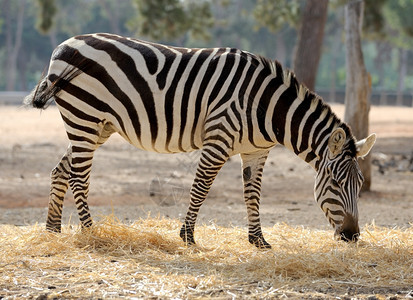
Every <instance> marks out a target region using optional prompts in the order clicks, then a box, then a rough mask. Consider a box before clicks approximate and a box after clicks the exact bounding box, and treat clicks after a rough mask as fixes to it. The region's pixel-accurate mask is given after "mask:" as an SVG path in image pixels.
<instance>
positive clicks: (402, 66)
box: [396, 48, 408, 106]
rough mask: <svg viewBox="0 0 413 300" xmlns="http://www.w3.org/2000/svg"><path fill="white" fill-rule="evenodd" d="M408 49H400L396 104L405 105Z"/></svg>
mask: <svg viewBox="0 0 413 300" xmlns="http://www.w3.org/2000/svg"><path fill="white" fill-rule="evenodd" d="M407 54H408V51H407V49H404V48H402V49H399V83H398V85H397V100H396V105H398V106H403V90H404V81H405V78H406V74H407Z"/></svg>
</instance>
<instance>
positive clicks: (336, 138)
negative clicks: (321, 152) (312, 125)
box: [328, 128, 346, 156]
mask: <svg viewBox="0 0 413 300" xmlns="http://www.w3.org/2000/svg"><path fill="white" fill-rule="evenodd" d="M345 142H346V133H345V132H344V130H343V129H342V128H337V129H336V130H334V131H333V133H332V134H331V136H330V138H329V139H328V149H329V150H330V152H331V154H333V156H336V155H337V154H339V153H340V152H341V150H342V149H343V145H344V143H345Z"/></svg>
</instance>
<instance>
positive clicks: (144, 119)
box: [25, 34, 375, 247]
mask: <svg viewBox="0 0 413 300" xmlns="http://www.w3.org/2000/svg"><path fill="white" fill-rule="evenodd" d="M51 100H55V102H56V104H57V106H58V108H59V110H60V113H61V115H62V118H63V121H64V124H65V127H66V131H67V134H68V137H69V140H70V145H69V147H68V150H67V152H66V154H65V155H64V156H63V158H62V160H61V161H60V162H59V164H58V165H57V166H56V168H55V169H54V170H53V171H52V186H51V193H50V198H49V213H48V219H47V228H48V229H50V230H54V231H60V226H61V212H62V208H63V199H64V195H65V193H66V190H67V188H68V187H69V186H70V187H71V189H72V191H73V193H74V197H75V201H76V204H77V208H78V212H79V216H80V220H81V223H82V226H85V227H88V226H90V225H91V224H92V220H91V216H90V212H89V208H88V206H87V194H88V188H89V177H90V170H91V166H92V159H93V153H94V151H95V150H96V149H97V148H98V147H99V146H100V145H102V144H103V143H104V142H105V141H106V140H107V139H108V138H109V136H110V135H111V134H113V133H115V132H117V133H119V134H120V135H121V136H122V137H123V138H124V139H125V140H126V141H128V142H129V143H130V144H132V145H134V146H136V147H138V148H141V149H143V150H148V151H154V152H159V153H177V152H189V151H194V150H198V149H201V156H200V160H199V165H198V168H197V171H196V174H195V179H194V183H193V186H192V189H191V192H190V204H189V208H188V212H187V215H186V218H185V221H184V224H183V226H182V229H181V233H180V235H181V237H182V238H183V240H184V241H185V242H186V243H187V244H193V243H194V242H195V241H194V237H193V235H194V227H195V221H196V217H197V214H198V211H199V208H200V207H201V205H202V203H203V201H204V200H205V198H206V196H207V194H208V191H209V188H210V186H211V185H212V182H213V180H214V178H215V177H216V175H217V173H218V172H219V170H220V168H221V167H222V165H223V164H224V163H225V162H226V161H227V159H228V158H229V157H230V156H232V155H235V154H240V155H241V158H242V163H243V166H242V167H243V181H244V198H245V202H246V204H247V212H248V221H249V241H250V242H251V243H253V244H255V245H256V246H258V247H270V245H269V244H268V243H267V242H266V241H265V239H264V237H263V235H262V232H261V225H260V217H259V202H260V190H261V177H262V171H263V168H264V164H265V160H266V158H267V156H268V153H269V151H270V149H271V148H272V147H274V146H275V145H276V144H282V145H284V146H286V147H287V148H289V149H290V150H292V151H293V152H294V153H295V154H296V155H298V156H299V157H301V158H302V159H303V160H304V161H306V162H307V163H309V164H310V165H311V166H312V167H313V168H314V169H315V171H316V172H317V177H316V185H315V197H316V200H317V202H318V203H319V204H320V207H321V208H322V209H323V211H324V212H325V213H326V217H327V218H328V220H329V221H330V223H331V224H332V225H333V227H334V228H335V229H336V234H337V235H339V236H342V237H343V238H345V239H353V237H356V236H357V235H358V233H359V229H358V224H357V223H358V221H357V219H358V212H357V197H358V191H359V189H360V187H361V184H362V175H361V172H360V170H359V167H358V164H357V157H360V156H364V155H366V154H367V153H368V152H369V151H370V149H371V147H372V145H373V144H374V141H375V136H374V135H372V136H370V137H369V138H367V139H365V140H362V141H359V142H357V141H356V140H355V139H354V137H353V136H352V134H351V130H350V128H349V127H348V126H347V125H346V124H345V123H343V122H342V121H340V120H339V119H338V118H337V116H336V115H335V114H334V113H332V111H331V109H330V107H329V106H328V105H326V104H325V103H324V102H323V101H322V99H321V98H320V97H319V96H317V95H316V94H314V93H312V92H310V91H309V90H307V89H306V88H305V87H304V86H302V85H300V84H299V83H298V82H297V80H296V78H295V76H294V74H293V73H291V72H290V71H288V70H283V68H282V67H281V65H280V64H279V63H278V62H276V61H270V60H268V59H265V58H263V57H260V56H256V55H254V54H251V53H248V52H245V51H241V50H238V49H232V48H213V49H191V48H178V47H170V46H165V45H160V44H156V43H150V42H145V41H140V40H135V39H131V38H126V37H121V36H117V35H111V34H91V35H82V36H76V37H73V38H71V39H69V40H67V41H65V42H64V43H62V44H61V45H59V46H58V47H57V48H56V49H55V51H54V52H53V55H52V58H51V63H50V67H49V71H48V74H47V76H46V77H45V78H44V79H43V80H42V81H41V82H40V83H39V84H38V86H37V87H36V88H35V89H34V90H33V92H32V93H31V94H30V95H29V96H28V97H27V98H26V100H25V102H26V103H27V104H30V105H32V106H34V107H37V108H44V107H47V104H48V103H49V102H50V101H51ZM349 169H351V170H354V171H352V172H348V171H347V170H349ZM335 178H340V182H339V181H337V180H336V179H335ZM347 182H348V183H349V184H347ZM350 183H351V184H350Z"/></svg>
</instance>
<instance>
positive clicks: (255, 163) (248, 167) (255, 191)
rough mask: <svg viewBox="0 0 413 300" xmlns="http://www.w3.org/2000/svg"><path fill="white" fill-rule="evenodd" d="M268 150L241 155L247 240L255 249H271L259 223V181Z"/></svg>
mask: <svg viewBox="0 0 413 300" xmlns="http://www.w3.org/2000/svg"><path fill="white" fill-rule="evenodd" d="M268 153H269V151H268V150H260V151H257V152H254V153H248V154H246V153H243V154H241V159H242V169H243V181H244V200H245V204H246V206H247V212H248V240H249V242H250V243H251V244H253V245H255V246H256V247H257V248H264V249H265V248H271V245H270V244H269V243H267V241H266V240H265V239H264V236H263V235H262V230H261V221H260V212H259V207H260V196H261V179H262V173H263V169H264V164H265V161H266V159H267V157H268Z"/></svg>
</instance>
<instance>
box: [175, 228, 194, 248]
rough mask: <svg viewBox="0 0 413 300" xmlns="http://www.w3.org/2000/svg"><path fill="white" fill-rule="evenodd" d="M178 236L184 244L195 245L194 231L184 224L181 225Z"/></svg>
mask: <svg viewBox="0 0 413 300" xmlns="http://www.w3.org/2000/svg"><path fill="white" fill-rule="evenodd" d="M179 236H180V237H181V239H182V240H183V241H184V243H185V245H186V246H191V245H195V239H194V231H193V230H190V229H187V227H186V226H185V225H183V226H182V228H181V231H180V233H179Z"/></svg>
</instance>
